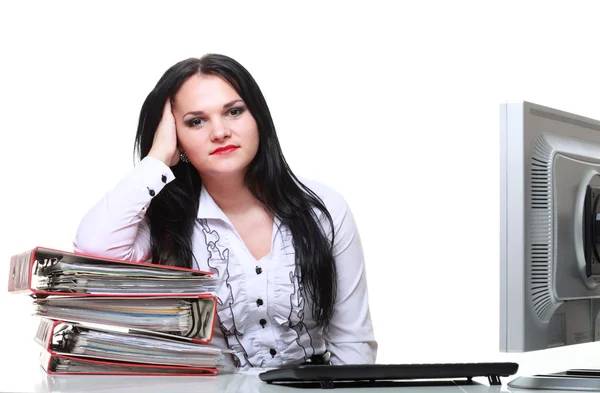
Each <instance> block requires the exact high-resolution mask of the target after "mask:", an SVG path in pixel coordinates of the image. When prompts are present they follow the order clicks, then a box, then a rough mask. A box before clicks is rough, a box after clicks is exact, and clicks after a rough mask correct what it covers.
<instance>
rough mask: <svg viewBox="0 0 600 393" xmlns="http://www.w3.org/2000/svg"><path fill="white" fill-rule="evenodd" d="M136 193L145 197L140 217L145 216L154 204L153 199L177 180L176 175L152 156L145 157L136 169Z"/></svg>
mask: <svg viewBox="0 0 600 393" xmlns="http://www.w3.org/2000/svg"><path fill="white" fill-rule="evenodd" d="M134 172H135V176H134V179H135V181H134V183H135V191H134V192H135V193H136V194H138V195H140V197H142V195H144V197H142V198H143V199H145V200H146V202H147V203H146V204H145V206H144V207H143V208H142V210H141V212H140V216H144V215H145V212H146V209H147V208H148V206H149V205H150V202H152V199H153V198H154V197H155V196H157V195H158V193H159V192H161V190H162V189H163V188H164V187H165V186H166V185H167V184H169V183H170V182H172V181H173V180H175V175H174V174H173V171H171V168H169V167H168V166H167V165H166V164H165V163H164V162H162V161H160V160H158V159H156V158H154V157H150V156H146V157H144V158H143V159H142V160H141V161H140V163H139V164H138V165H137V167H136V168H135V171H134Z"/></svg>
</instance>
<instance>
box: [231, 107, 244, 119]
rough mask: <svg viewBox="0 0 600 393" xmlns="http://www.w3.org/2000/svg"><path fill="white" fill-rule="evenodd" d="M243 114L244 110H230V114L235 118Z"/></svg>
mask: <svg viewBox="0 0 600 393" xmlns="http://www.w3.org/2000/svg"><path fill="white" fill-rule="evenodd" d="M242 113H244V108H231V109H230V110H229V114H230V115H231V116H234V117H237V116H239V115H241V114H242Z"/></svg>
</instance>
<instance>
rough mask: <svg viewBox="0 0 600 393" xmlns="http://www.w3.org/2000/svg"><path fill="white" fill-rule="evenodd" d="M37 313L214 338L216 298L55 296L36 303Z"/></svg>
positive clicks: (199, 339)
mask: <svg viewBox="0 0 600 393" xmlns="http://www.w3.org/2000/svg"><path fill="white" fill-rule="evenodd" d="M34 308H35V314H37V315H39V316H42V317H46V318H51V319H56V320H63V321H73V322H87V323H99V324H105V325H109V326H120V327H126V328H133V329H138V330H144V331H147V332H152V333H155V334H161V333H162V334H168V335H175V336H181V337H187V338H190V339H192V340H193V341H196V342H200V343H207V342H209V341H210V340H211V339H212V333H213V328H214V323H215V318H216V298H215V297H214V296H212V295H207V294H204V295H195V296H191V295H178V296H170V297H163V298H156V297H152V298H149V297H135V298H134V297H110V298H94V297H63V296H61V297H51V298H46V299H35V300H34Z"/></svg>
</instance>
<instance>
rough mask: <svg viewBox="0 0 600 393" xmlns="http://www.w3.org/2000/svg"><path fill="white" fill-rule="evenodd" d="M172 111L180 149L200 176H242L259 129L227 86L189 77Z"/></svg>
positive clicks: (211, 78)
mask: <svg viewBox="0 0 600 393" xmlns="http://www.w3.org/2000/svg"><path fill="white" fill-rule="evenodd" d="M172 112H173V116H174V117H175V125H176V127H177V138H178V140H179V144H180V149H181V150H183V151H185V153H186V154H187V156H188V158H189V160H190V162H191V163H192V165H194V167H195V168H196V169H197V170H198V172H199V173H200V175H201V176H222V175H231V174H243V173H245V171H246V168H247V167H248V165H249V164H250V162H251V161H252V160H253V159H254V156H255V155H256V152H257V150H258V127H257V125H256V121H255V120H254V117H252V115H251V114H250V111H249V110H248V107H247V106H246V104H245V103H244V101H242V98H241V97H240V96H239V94H238V93H237V92H236V91H235V89H234V88H233V87H231V86H230V85H229V83H227V82H225V81H224V80H223V79H221V78H220V77H218V76H213V75H194V76H192V77H191V78H189V79H188V80H187V81H186V82H185V83H184V84H183V85H182V86H181V89H179V91H178V92H177V94H176V95H175V99H174V106H173V108H172Z"/></svg>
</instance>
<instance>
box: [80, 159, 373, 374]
mask: <svg viewBox="0 0 600 393" xmlns="http://www.w3.org/2000/svg"><path fill="white" fill-rule="evenodd" d="M174 178H175V177H174V175H173V172H172V171H171V169H170V168H169V167H168V166H167V165H165V164H164V163H163V162H161V161H160V160H157V159H154V158H152V157H146V158H144V159H143V160H142V161H141V162H140V163H139V164H138V165H137V166H136V167H135V168H134V169H133V171H132V172H131V173H129V174H128V175H127V176H126V177H125V178H124V179H122V180H121V181H120V182H119V183H118V184H117V186H116V187H115V188H114V189H113V190H111V191H110V192H108V193H106V194H105V195H104V197H103V198H102V199H101V200H100V201H99V202H98V203H97V204H96V205H95V206H94V207H93V208H92V209H90V211H89V212H87V214H86V215H85V216H84V218H83V220H82V221H81V224H80V226H79V228H78V230H77V234H76V237H75V240H74V249H75V251H76V252H81V253H86V254H92V255H98V256H105V257H110V258H117V259H124V260H134V261H148V260H149V259H150V258H151V246H150V232H149V228H148V225H147V222H146V220H145V218H144V216H145V213H146V209H147V208H148V206H149V205H150V202H151V201H152V198H153V197H154V196H156V195H158V193H159V192H160V191H161V190H162V188H163V187H164V186H165V185H166V184H168V183H169V182H171V181H173V180H174ZM302 181H303V183H304V184H306V185H307V186H308V187H309V188H310V189H311V190H313V191H314V192H315V193H316V194H317V195H318V196H319V197H320V198H321V199H322V200H323V202H324V203H325V206H326V207H327V209H328V210H329V213H330V214H331V217H332V219H333V224H334V227H335V244H334V258H335V263H336V266H337V273H338V292H337V299H336V304H335V311H334V314H333V317H332V319H331V322H330V324H329V325H328V326H327V327H326V328H325V329H323V328H319V327H316V324H315V322H314V320H313V318H312V312H311V309H310V304H307V301H308V299H305V293H304V290H303V289H302V288H301V287H300V285H299V273H300V271H299V268H296V265H295V260H294V248H293V245H292V235H291V232H290V231H289V230H288V229H287V228H286V227H285V226H283V225H280V222H279V220H278V219H277V218H276V219H275V220H274V223H273V235H272V243H271V252H270V253H269V254H268V255H267V256H265V257H263V258H261V259H260V260H258V261H257V260H256V259H255V258H254V257H253V256H252V254H251V253H250V252H249V250H248V249H247V248H246V246H245V244H244V242H243V241H242V239H241V237H240V236H239V234H238V233H237V231H236V230H235V228H234V227H233V225H232V224H231V222H230V221H229V219H228V218H227V216H226V215H225V214H224V213H223V211H222V210H221V209H220V208H219V207H218V206H217V204H216V203H215V202H214V200H213V199H212V198H211V196H210V195H209V194H208V192H207V191H206V189H205V188H204V187H203V188H202V191H201V194H200V206H199V209H198V217H197V220H196V225H195V228H194V233H193V239H192V241H193V253H194V256H195V259H196V262H194V268H195V269H199V270H204V271H211V272H214V273H215V277H217V278H218V280H217V288H216V290H215V294H216V296H217V298H218V301H219V304H218V307H217V314H218V320H219V324H220V328H219V327H216V328H215V334H214V338H213V344H214V345H217V346H219V347H221V348H227V347H228V348H229V349H231V350H233V352H234V355H233V356H232V358H231V359H228V364H229V365H232V364H234V365H235V366H238V367H278V366H281V365H286V364H299V363H303V362H305V361H307V360H308V359H310V357H311V356H313V355H315V354H316V355H320V354H323V353H324V352H325V351H330V353H331V362H332V364H361V363H362V364H366V363H375V358H376V354H377V342H376V341H375V337H374V333H373V325H372V322H371V315H370V312H369V301H368V293H367V280H366V273H365V263H364V257H363V250H362V246H361V241H360V237H359V234H358V230H357V228H356V224H355V222H354V218H353V216H352V213H351V211H350V209H349V207H348V205H347V204H346V202H345V200H344V199H343V198H342V196H341V195H340V194H338V193H337V192H335V191H334V190H332V189H331V188H329V187H326V186H324V185H322V184H320V183H317V182H314V181H306V180H304V179H303V180H302ZM318 212H319V213H320V211H318ZM319 217H321V215H319ZM325 221H326V220H325ZM321 222H324V221H323V220H321ZM326 225H327V226H328V225H329V224H326ZM326 229H328V231H326V233H329V234H330V233H331V231H330V228H326Z"/></svg>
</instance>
